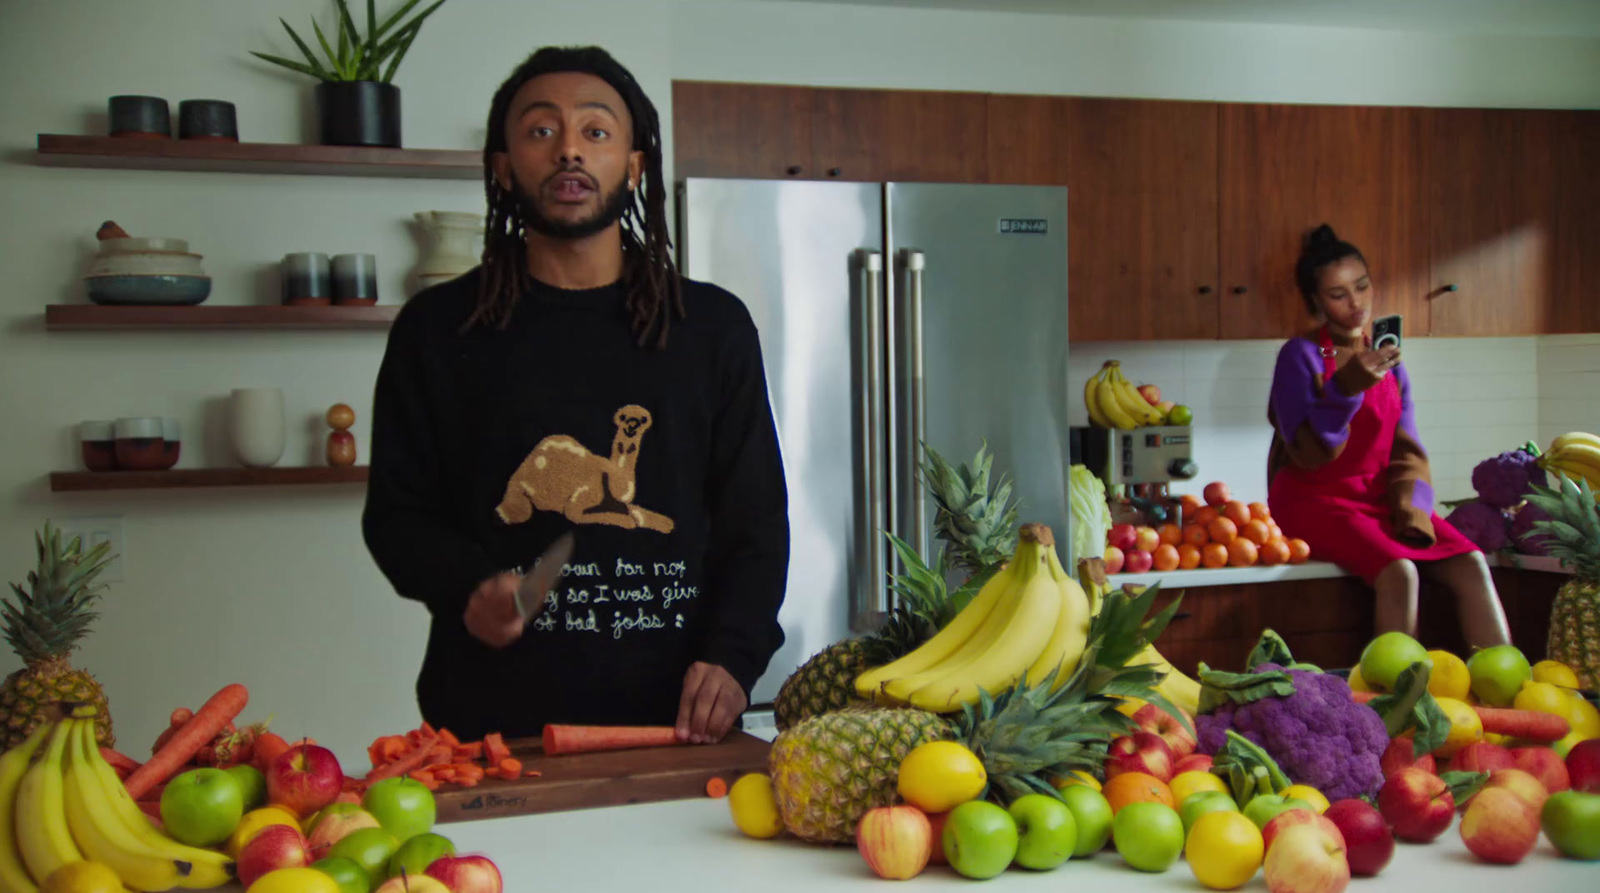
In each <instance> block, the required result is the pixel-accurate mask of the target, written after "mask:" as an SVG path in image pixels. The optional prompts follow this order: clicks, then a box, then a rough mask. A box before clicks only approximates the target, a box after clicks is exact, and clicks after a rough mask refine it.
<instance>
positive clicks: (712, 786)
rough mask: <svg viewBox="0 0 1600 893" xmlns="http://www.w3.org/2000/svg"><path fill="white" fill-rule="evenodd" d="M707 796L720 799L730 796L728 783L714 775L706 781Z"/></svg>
mask: <svg viewBox="0 0 1600 893" xmlns="http://www.w3.org/2000/svg"><path fill="white" fill-rule="evenodd" d="M706 796H707V797H711V798H714V799H720V798H722V797H726V796H728V783H727V782H725V781H723V780H722V779H720V778H718V777H717V776H715V775H713V776H711V777H710V778H709V779H707V780H706Z"/></svg>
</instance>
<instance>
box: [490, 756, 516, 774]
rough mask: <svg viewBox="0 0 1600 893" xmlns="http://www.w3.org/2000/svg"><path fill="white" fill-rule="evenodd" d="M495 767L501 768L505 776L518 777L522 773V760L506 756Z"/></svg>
mask: <svg viewBox="0 0 1600 893" xmlns="http://www.w3.org/2000/svg"><path fill="white" fill-rule="evenodd" d="M495 768H496V769H499V770H500V774H501V775H502V776H504V777H505V778H516V777H517V776H518V775H521V774H522V761H521V760H519V759H517V758H516V757H506V758H505V759H503V760H501V761H500V762H499V763H498V764H497V765H496V766H495Z"/></svg>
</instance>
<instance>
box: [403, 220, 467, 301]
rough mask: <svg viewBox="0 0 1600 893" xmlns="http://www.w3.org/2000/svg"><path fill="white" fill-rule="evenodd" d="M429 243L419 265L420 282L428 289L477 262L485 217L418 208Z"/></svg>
mask: <svg viewBox="0 0 1600 893" xmlns="http://www.w3.org/2000/svg"><path fill="white" fill-rule="evenodd" d="M415 216H416V220H417V223H419V224H420V225H421V226H422V228H423V230H425V231H426V232H427V234H428V238H429V246H428V250H427V253H426V254H424V255H423V257H422V260H421V262H420V263H418V264H417V269H416V277H417V285H418V287H419V289H420V288H427V287H429V286H432V285H438V284H439V283H441V282H448V281H450V280H451V279H454V278H456V277H457V276H460V275H461V274H462V273H465V272H467V271H468V270H470V269H472V268H473V267H475V266H477V265H478V261H479V259H480V257H481V255H482V253H483V248H482V241H481V239H480V237H481V236H482V235H483V216H482V215H480V214H466V213H462V212H460V211H418V212H417V214H416V215H415Z"/></svg>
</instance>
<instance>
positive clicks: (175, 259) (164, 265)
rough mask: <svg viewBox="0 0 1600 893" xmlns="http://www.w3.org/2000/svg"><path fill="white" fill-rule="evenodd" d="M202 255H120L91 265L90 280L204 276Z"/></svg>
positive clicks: (119, 253) (100, 256) (105, 256)
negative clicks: (125, 277)
mask: <svg viewBox="0 0 1600 893" xmlns="http://www.w3.org/2000/svg"><path fill="white" fill-rule="evenodd" d="M205 274H206V271H205V269H204V268H203V267H201V265H200V255H198V254H188V253H180V252H176V251H149V252H138V253H134V252H118V253H116V254H102V255H99V256H97V257H95V258H94V259H93V260H91V261H89V267H88V270H87V271H86V273H85V275H88V276H204V275H205Z"/></svg>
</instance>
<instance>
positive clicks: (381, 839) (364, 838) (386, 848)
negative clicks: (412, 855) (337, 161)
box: [328, 828, 400, 887]
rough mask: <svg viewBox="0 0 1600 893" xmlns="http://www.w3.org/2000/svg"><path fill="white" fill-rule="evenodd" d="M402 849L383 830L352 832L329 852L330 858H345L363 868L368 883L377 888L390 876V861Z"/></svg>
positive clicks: (367, 829)
mask: <svg viewBox="0 0 1600 893" xmlns="http://www.w3.org/2000/svg"><path fill="white" fill-rule="evenodd" d="M398 849H400V841H399V839H398V838H396V837H395V836H394V835H393V834H390V833H389V832H388V831H385V830H383V829H382V828H362V829H361V830H359V831H351V832H350V833H349V834H348V835H346V836H345V837H344V838H343V839H342V840H340V841H339V842H338V843H336V844H334V845H333V846H332V847H331V848H329V850H328V858H334V857H341V856H342V857H344V858H346V859H349V860H350V861H352V862H354V863H356V864H357V865H359V866H361V870H362V871H365V872H366V873H367V882H368V884H369V885H370V886H372V887H376V886H378V885H379V884H381V883H383V881H384V879H385V878H387V877H388V876H389V875H388V871H387V869H388V866H389V859H390V858H391V857H393V856H394V854H395V851H396V850H398Z"/></svg>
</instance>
